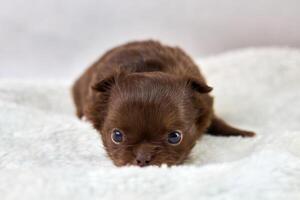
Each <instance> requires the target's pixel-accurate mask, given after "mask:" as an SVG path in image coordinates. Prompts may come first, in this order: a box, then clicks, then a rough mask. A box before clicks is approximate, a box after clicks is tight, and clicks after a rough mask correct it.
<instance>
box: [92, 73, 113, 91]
mask: <svg viewBox="0 0 300 200" xmlns="http://www.w3.org/2000/svg"><path fill="white" fill-rule="evenodd" d="M115 84H116V78H115V76H114V75H111V76H109V77H107V78H105V79H103V80H101V81H99V82H98V83H96V84H95V85H93V86H92V89H93V90H95V91H97V92H107V91H109V90H110V89H111V88H112V86H113V85H115Z"/></svg>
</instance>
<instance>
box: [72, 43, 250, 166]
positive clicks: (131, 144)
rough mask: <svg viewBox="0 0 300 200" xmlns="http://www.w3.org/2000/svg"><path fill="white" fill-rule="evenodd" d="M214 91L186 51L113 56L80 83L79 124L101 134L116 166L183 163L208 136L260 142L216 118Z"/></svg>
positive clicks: (153, 47) (134, 48) (158, 49)
mask: <svg viewBox="0 0 300 200" xmlns="http://www.w3.org/2000/svg"><path fill="white" fill-rule="evenodd" d="M211 90H212V88H211V87H209V86H207V85H206V82H205V79H204V77H203V76H202V75H201V73H200V71H199V69H198V67H197V65H196V64H195V63H194V62H193V61H192V59H191V58H190V57H189V56H188V55H186V54H185V52H183V51H182V50H181V49H179V48H177V47H175V48H173V47H169V46H164V45H161V44H160V43H158V42H154V41H143V42H132V43H128V44H125V45H122V46H119V47H116V48H114V49H112V50H110V51H108V52H107V53H106V54H105V55H104V56H103V57H101V58H100V60H99V61H97V62H96V63H95V64H94V65H92V66H91V67H90V68H89V69H88V70H87V71H86V72H85V73H84V74H83V75H82V76H81V77H80V78H79V79H78V80H77V81H76V83H75V85H74V87H73V96H74V101H75V104H76V108H77V116H78V117H79V118H81V117H83V116H85V117H86V118H87V119H88V120H89V121H90V122H91V123H92V124H93V126H94V127H95V128H96V129H97V130H98V131H99V132H100V133H101V136H102V140H103V144H104V146H105V148H106V151H107V153H108V155H109V157H110V158H111V159H112V161H113V162H114V164H115V165H117V166H123V165H138V166H146V165H161V164H163V163H165V164H167V165H169V166H170V165H177V164H181V163H183V162H184V161H185V160H186V159H187V157H188V155H189V153H190V151H191V149H192V148H193V146H194V145H195V143H196V140H197V139H199V138H200V137H201V135H202V134H203V133H204V132H207V133H209V134H213V135H222V136H232V135H233V136H243V137H245V136H254V133H253V132H249V131H244V130H239V129H236V128H233V127H231V126H230V125H228V124H226V123H225V122H224V121H223V120H221V119H219V118H218V117H216V116H215V115H214V112H213V98H212V97H211V96H209V94H208V93H209V92H210V91H211Z"/></svg>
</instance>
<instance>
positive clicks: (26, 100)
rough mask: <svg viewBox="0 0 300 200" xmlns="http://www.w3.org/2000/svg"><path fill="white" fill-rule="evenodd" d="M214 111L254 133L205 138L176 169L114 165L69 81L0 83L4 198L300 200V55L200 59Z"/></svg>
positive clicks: (253, 52)
mask: <svg viewBox="0 0 300 200" xmlns="http://www.w3.org/2000/svg"><path fill="white" fill-rule="evenodd" d="M199 62H200V64H201V65H202V71H203V72H204V74H205V75H206V77H207V79H208V82H209V84H210V85H211V86H213V87H214V92H213V94H214V96H215V97H216V101H215V103H216V110H217V113H218V114H219V115H220V116H222V117H223V118H225V119H226V120H227V121H229V122H231V123H232V124H233V125H236V126H238V127H242V128H247V129H249V130H253V131H256V132H257V137H255V138H239V137H213V136H208V135H206V136H204V137H203V139H202V140H201V141H199V143H198V145H197V146H196V148H195V149H194V151H193V154H192V159H191V161H190V162H189V163H187V164H186V165H184V166H178V167H172V168H167V167H165V166H164V167H162V168H158V167H148V168H142V169H141V168H137V167H123V168H116V167H114V166H113V165H112V164H111V162H110V160H109V159H108V158H107V157H106V156H105V152H104V150H103V149H102V148H101V143H100V138H99V136H98V134H97V132H96V131H95V130H93V129H92V128H91V126H90V125H89V124H88V123H86V122H81V121H79V120H78V119H77V118H76V117H75V116H74V114H73V113H74V108H73V104H72V101H71V98H70V95H69V85H70V82H66V83H61V82H55V81H52V82H49V81H48V82H45V81H17V80H15V81H12V80H1V81H0V199H1V200H6V199H30V200H35V199H73V200H76V199H92V198H94V199H193V200H194V199H206V200H211V199H228V200H235V199H237V200H240V199H245V200H247V199H255V200H257V199H270V200H276V199H278V200H282V199H285V200H299V199H300V159H299V158H300V124H299V121H300V112H299V108H300V91H299V90H300V51H299V50H297V49H279V48H277V49H276V48H265V49H246V50H240V51H235V52H229V53H225V54H222V55H219V56H215V57H210V58H206V59H204V60H200V61H199Z"/></svg>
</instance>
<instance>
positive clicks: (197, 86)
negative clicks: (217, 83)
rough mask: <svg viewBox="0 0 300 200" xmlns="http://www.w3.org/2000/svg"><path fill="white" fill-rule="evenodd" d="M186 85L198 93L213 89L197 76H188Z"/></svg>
mask: <svg viewBox="0 0 300 200" xmlns="http://www.w3.org/2000/svg"><path fill="white" fill-rule="evenodd" d="M187 85H188V86H189V87H190V88H191V89H192V90H194V91H197V92H200V93H209V92H210V91H212V90H213V88H212V87H210V86H208V85H207V84H206V83H205V82H204V81H202V80H199V79H198V78H188V80H187Z"/></svg>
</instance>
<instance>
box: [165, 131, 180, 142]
mask: <svg viewBox="0 0 300 200" xmlns="http://www.w3.org/2000/svg"><path fill="white" fill-rule="evenodd" d="M181 140H182V133H181V132H179V131H173V132H171V133H169V134H168V142H169V143H170V144H173V145H176V144H179V143H180V142H181Z"/></svg>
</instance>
